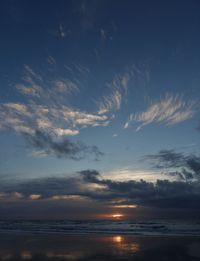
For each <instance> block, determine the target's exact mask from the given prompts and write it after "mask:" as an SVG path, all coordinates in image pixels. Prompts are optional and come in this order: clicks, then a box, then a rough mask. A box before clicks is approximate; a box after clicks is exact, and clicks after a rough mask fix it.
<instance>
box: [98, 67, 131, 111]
mask: <svg viewBox="0 0 200 261" xmlns="http://www.w3.org/2000/svg"><path fill="white" fill-rule="evenodd" d="M131 77H132V76H131V71H130V72H128V71H127V72H125V73H121V74H117V75H115V76H114V78H113V80H112V82H110V83H107V84H106V85H107V87H108V89H109V90H110V94H108V95H104V96H103V97H102V99H101V101H100V102H98V103H97V106H98V114H100V115H101V114H105V113H110V112H115V111H118V110H119V109H120V108H121V104H122V101H123V99H124V98H125V96H126V94H127V90H128V85H129V83H130V80H131Z"/></svg>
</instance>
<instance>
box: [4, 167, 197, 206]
mask: <svg viewBox="0 0 200 261" xmlns="http://www.w3.org/2000/svg"><path fill="white" fill-rule="evenodd" d="M0 191H1V192H4V193H13V192H14V191H17V192H19V193H22V194H23V195H24V199H26V198H28V197H29V195H30V194H40V195H41V199H51V198H52V197H54V196H55V195H58V196H59V195H60V196H62V195H73V196H74V195H76V196H81V197H85V198H87V199H91V200H93V201H97V202H103V203H111V204H115V205H117V203H113V202H115V201H116V202H117V200H119V199H120V200H121V201H120V204H128V203H133V204H138V205H140V206H147V207H158V208H185V209H186V208H189V209H191V208H194V209H199V210H200V183H199V182H197V181H194V182H185V181H169V180H157V181H156V183H152V182H146V181H144V180H141V181H134V180H130V181H124V182H119V181H113V180H110V179H104V178H102V177H101V175H100V174H99V173H98V172H97V171H95V170H85V171H81V172H79V173H77V174H76V175H75V176H74V177H71V178H65V177H63V178H43V179H34V180H29V181H24V182H18V183H15V184H14V183H13V184H6V183H4V184H1V185H0Z"/></svg>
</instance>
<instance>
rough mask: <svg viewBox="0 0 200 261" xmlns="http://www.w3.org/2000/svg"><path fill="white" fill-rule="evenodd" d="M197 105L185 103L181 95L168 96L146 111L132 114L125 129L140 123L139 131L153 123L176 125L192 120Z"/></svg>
mask: <svg viewBox="0 0 200 261" xmlns="http://www.w3.org/2000/svg"><path fill="white" fill-rule="evenodd" d="M196 105H197V102H196V101H184V100H183V98H182V97H181V96H179V95H176V96H173V95H169V94H167V95H166V96H165V97H164V98H163V99H160V100H159V101H155V102H151V103H150V105H149V106H148V107H147V109H146V110H145V111H143V112H137V113H132V114H130V116H129V118H128V120H127V121H126V123H125V125H124V128H125V129H126V128H128V127H129V126H130V125H131V124H132V123H139V127H137V129H136V130H137V131H138V130H140V129H141V128H142V127H144V126H146V125H148V124H151V123H159V122H161V123H164V124H166V125H172V124H176V123H179V122H182V121H185V120H188V119H191V118H192V117H193V116H194V114H195V111H196Z"/></svg>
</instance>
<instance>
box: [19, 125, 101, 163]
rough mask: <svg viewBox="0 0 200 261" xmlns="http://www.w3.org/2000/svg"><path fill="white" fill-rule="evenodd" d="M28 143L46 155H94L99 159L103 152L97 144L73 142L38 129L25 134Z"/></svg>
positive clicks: (70, 157)
mask: <svg viewBox="0 0 200 261" xmlns="http://www.w3.org/2000/svg"><path fill="white" fill-rule="evenodd" d="M24 136H25V138H26V140H27V142H28V144H30V145H31V146H32V147H33V148H35V149H37V150H39V151H40V152H41V151H42V152H43V154H45V155H55V156H57V157H58V158H68V159H73V160H80V159H83V158H85V157H86V156H87V155H89V154H92V155H94V157H95V159H96V160H98V159H99V157H100V156H102V155H103V153H102V152H101V151H100V150H99V149H98V147H97V146H86V145H85V144H83V143H82V142H80V141H76V142H72V141H70V140H69V139H67V138H62V139H58V138H57V137H55V138H53V137H52V136H51V135H49V134H47V133H45V132H42V131H40V130H36V131H35V132H34V134H27V133H25V134H24Z"/></svg>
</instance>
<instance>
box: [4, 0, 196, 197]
mask: <svg viewBox="0 0 200 261" xmlns="http://www.w3.org/2000/svg"><path fill="white" fill-rule="evenodd" d="M0 5H1V8H0V9H1V11H0V20H1V23H0V28H1V32H2V33H1V35H2V37H1V44H0V57H1V59H0V72H1V73H0V143H1V147H0V177H1V178H2V180H3V181H4V180H6V182H8V181H7V180H9V182H10V181H11V180H15V181H16V182H18V181H19V180H20V182H23V180H25V181H27V179H33V178H35V179H39V180H40V179H46V178H49V177H63V176H64V177H65V178H70V177H71V176H73V175H77V172H81V171H83V170H91V169H92V170H95V171H98V173H101V175H102V177H103V178H104V179H111V180H115V181H116V180H120V181H121V182H123V181H127V180H136V181H138V182H139V180H140V179H144V180H146V181H147V182H156V180H157V179H168V180H169V181H171V182H173V181H174V182H183V180H180V175H172V172H173V173H174V172H175V171H178V172H180V169H184V168H186V169H187V170H188V168H190V165H187V166H185V165H184V164H185V163H184V164H183V166H182V165H179V166H178V169H177V166H176V164H175V166H171V165H170V169H168V167H166V166H165V167H163V168H162V169H161V168H158V167H157V165H156V164H154V163H152V162H151V161H152V159H153V161H156V160H158V159H159V160H161V161H162V160H163V154H162V152H163V151H165V152H166V154H167V153H169V155H170V160H172V158H171V155H172V154H170V153H174V154H173V156H174V157H175V158H176V156H177V154H179V156H180V154H181V155H182V156H183V157H182V158H183V159H184V160H185V161H186V162H188V160H189V159H191V155H192V156H195V163H196V162H198V164H199V158H198V157H199V135H200V133H199V130H198V127H199V104H200V103H199V96H200V88H199V84H200V70H199V68H200V50H199V46H200V34H199V25H200V17H199V12H198V11H199V2H198V1H194V0H192V1H165V2H163V1H162V2H161V1H144V0H143V1H128V0H126V1H111V0H109V1H104V0H99V1H84V0H83V1H61V0H59V1H48V3H47V2H46V1H23V0H22V1H11V0H10V1H2V2H1V4H0ZM166 154H165V156H166ZM151 155H154V157H153V156H152V157H151ZM148 157H150V159H151V160H149V158H148ZM147 158H148V159H147ZM165 161H166V157H165ZM167 161H168V163H169V156H168V157H167ZM172 161H173V160H172ZM190 170H191V169H190ZM192 171H193V172H192V174H194V175H193V179H194V181H195V182H197V179H198V178H196V176H195V175H196V172H195V171H196V169H195V170H194V169H192ZM194 172H195V173H194ZM163 173H164V175H163ZM184 173H185V172H184ZM179 174H180V173H179ZM184 177H185V176H184ZM84 182H85V181H84ZM184 182H185V180H184ZM97 183H98V184H99V182H96V184H97ZM101 185H102V184H101ZM103 185H104V186H105V184H103ZM16 189H17V188H15V189H14V192H17V190H16ZM1 190H2V193H11V191H9V189H7V190H6V189H5V188H1ZM20 193H21V194H23V192H20ZM38 193H39V192H38ZM62 193H63V192H62ZM66 193H67V194H68V192H66ZM25 194H26V193H25ZM36 194H37V193H36ZM2 195H3V194H2ZM6 195H7V194H6ZM23 195H24V194H23Z"/></svg>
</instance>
